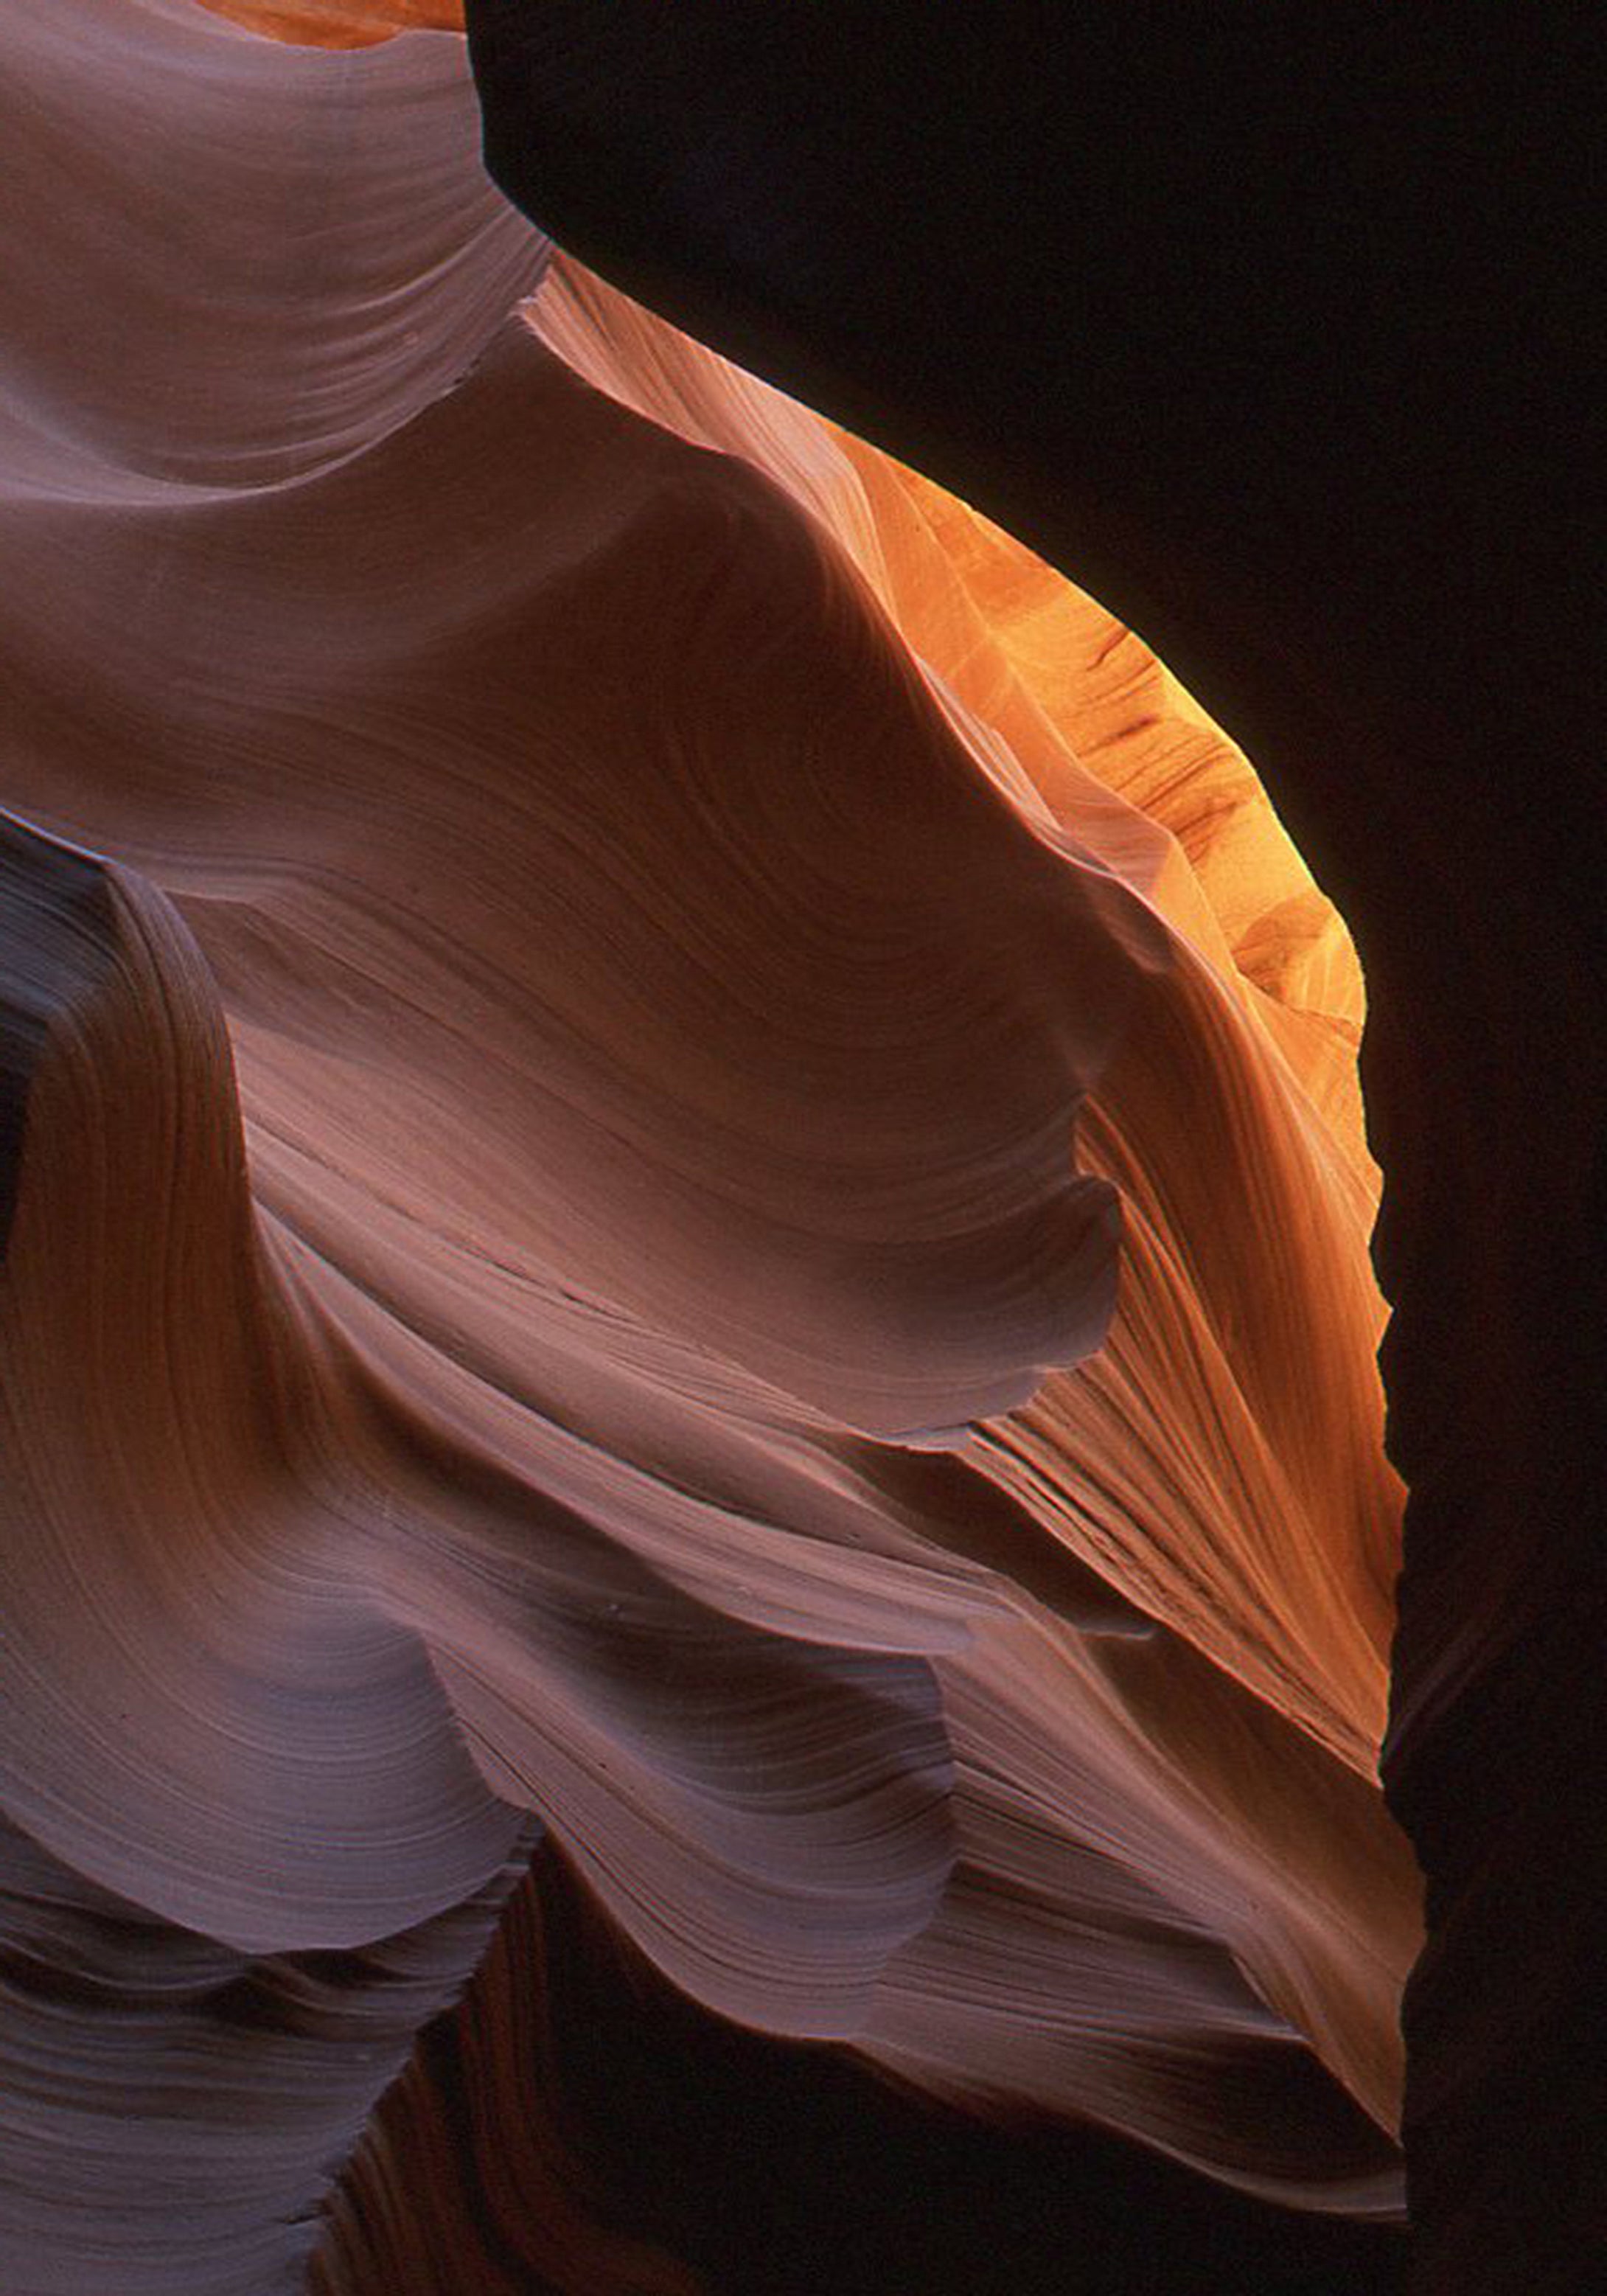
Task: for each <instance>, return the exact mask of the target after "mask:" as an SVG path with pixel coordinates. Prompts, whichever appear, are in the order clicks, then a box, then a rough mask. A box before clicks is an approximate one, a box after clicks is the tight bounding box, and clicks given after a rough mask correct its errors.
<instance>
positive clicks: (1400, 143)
mask: <svg viewBox="0 0 1607 2296" xmlns="http://www.w3.org/2000/svg"><path fill="white" fill-rule="evenodd" d="M1337 13H1338V12H1318V13H1317V14H1316V16H1315V17H1313V18H1310V19H1308V20H1305V21H1300V22H1298V23H1297V22H1295V21H1292V20H1288V19H1283V20H1280V21H1276V22H1269V21H1267V19H1266V17H1265V16H1264V14H1261V13H1258V14H1256V15H1255V16H1254V17H1253V18H1251V17H1250V16H1248V15H1244V16H1242V17H1241V16H1240V15H1237V14H1235V13H1234V12H1228V13H1227V14H1226V15H1222V16H1219V17H1218V19H1216V20H1213V21H1211V22H1210V23H1209V25H1207V24H1205V23H1203V22H1202V21H1201V20H1200V18H1199V17H1198V15H1197V14H1192V13H1191V15H1190V16H1189V18H1188V20H1187V21H1186V22H1185V23H1180V24H1178V25H1177V27H1176V28H1174V27H1173V26H1172V25H1171V24H1169V23H1168V22H1167V21H1165V19H1164V17H1163V16H1162V14H1161V13H1160V12H1155V11H1149V10H1136V11H1111V10H1106V11H1103V12H1101V11H1095V12H1083V13H1081V14H1079V15H1078V18H1077V19H1076V21H1074V22H1073V21H1070V20H1069V19H1068V15H1067V12H1065V11H1063V10H1058V9H1053V8H1048V7H1040V6H1037V5H1036V4H1031V0H1028V4H1023V5H1021V6H1017V7H1012V8H1010V9H1002V10H998V11H996V12H991V13H990V14H989V18H988V27H987V36H986V38H985V39H979V38H978V37H976V24H975V21H974V19H973V17H972V15H971V14H970V13H969V12H963V11H958V10H926V11H919V12H897V11H895V12H891V14H890V18H889V20H888V21H885V22H884V23H882V24H881V25H880V26H879V28H878V31H877V36H876V43H875V48H874V57H875V62H874V69H867V68H866V58H867V55H868V53H870V52H869V51H868V50H867V48H866V46H865V36H864V28H863V27H862V26H860V25H859V24H857V22H850V21H849V19H848V17H847V14H846V13H844V14H837V13H835V12H830V11H811V12H808V21H807V22H806V21H804V18H803V14H802V12H789V11H785V10H782V11H777V10H775V9H772V8H765V9H761V8H759V7H758V6H757V5H750V4H742V0H734V4H731V5H724V4H722V5H719V6H710V5H701V4H699V0H686V4H685V5H677V6H676V7H675V8H673V9H665V8H660V7H658V6H655V5H651V4H647V0H623V4H619V5H617V6H611V7H607V8H603V9H594V8H590V7H584V6H580V5H565V4H555V5H552V6H545V5H543V6H537V5H535V4H533V0H530V4H526V0H471V6H470V8H469V10H468V16H469V23H470V29H471V41H472V45H473V47H474V53H475V55H476V62H477V70H478V72H479V75H480V85H481V89H482V94H483V97H484V100H485V103H486V107H487V117H488V152H489V155H490V157H491V160H492V162H493V165H494V168H495V170H496V173H497V175H498V176H499V179H500V180H502V181H503V182H504V184H505V185H506V186H507V187H508V188H509V189H510V191H511V192H512V193H513V195H514V196H516V197H518V198H520V199H521V201H526V202H527V203H528V204H529V206H530V207H531V209H532V210H533V211H534V212H537V213H538V214H540V216H541V217H542V218H543V220H544V222H545V223H546V224H547V225H549V226H550V227H551V228H553V229H554V230H555V231H557V232H558V233H559V234H560V235H561V236H562V238H563V240H564V242H565V243H566V245H569V246H570V247H572V248H574V249H576V250H578V251H579V252H581V253H583V254H585V255H586V257H587V258H588V260H591V261H593V262H594V263H595V264H596V265H597V266H599V267H600V268H603V269H604V270H606V271H607V272H608V273H609V275H611V277H613V278H615V279H616V280H618V281H619V282H620V283H622V284H624V285H626V286H627V287H629V288H630V289H631V290H632V291H634V292H636V293H639V294H641V295H643V296H644V298H645V299H649V300H651V301H652V302H653V303H654V304H655V306H656V307H659V308H660V309H662V310H665V311H666V312H668V314H670V315H671V316H674V317H676V318H677V319H678V320H679V321H680V323H681V324H685V325H690V326H691V327H692V328H693V330H694V331H695V332H698V333H700V334H701V335H703V336H705V337H706V338H707V339H708V340H710V341H713V342H715V343H717V345H718V346H719V347H720V348H723V349H725V350H726V351H728V352H733V353H734V354H735V355H736V356H738V357H742V358H743V359H744V361H745V362H746V363H747V364H749V365H753V366H757V367H758V368H760V369H762V370H763V371H765V372H767V373H769V374H770V375H772V376H773V377H774V378H775V379H776V380H778V381H783V382H784V383H786V384H787V385H788V387H790V388H791V389H796V390H799V391H800V392H802V393H803V394H804V395H806V396H808V398H811V399H812V400H813V401H814V402H815V403H816V404H817V405H820V406H824V407H826V408H828V409H830V410H831V411H832V413H834V414H836V415H837V416H838V417H839V418H840V419H847V420H849V421H850V422H853V423H854V424H855V426H856V427H857V428H858V429H860V430H864V431H865V432H866V433H867V434H869V435H872V436H873V437H875V438H876V439H879V440H880V441H881V442H882V443H883V444H887V445H890V446H891V447H894V448H895V449H896V450H897V451H898V452H900V453H902V454H904V455H906V456H908V457H909V458H910V459H912V460H914V461H917V462H919V463H922V466H923V467H925V468H928V469H931V470H933V471H937V472H939V474H940V475H942V476H943V477H944V478H945V479H946V480H947V481H948V482H949V483H950V484H954V485H958V486H960V487H961V488H963V490H964V492H965V493H966V494H967V495H969V496H972V498H973V499H975V500H977V501H979V502H981V503H984V504H987V505H988V507H989V508H990V509H992V510H993V511H994V512H995V513H996V515H999V516H1003V517H1004V518H1005V519H1006V521H1008V522H1009V523H1010V524H1011V525H1012V526H1013V528H1014V529H1015V530H1017V531H1018V532H1020V533H1021V534H1023V535H1024V536H1026V537H1028V538H1029V540H1031V541H1033V542H1034V543H1035V544H1036V545H1037V546H1038V547H1039V548H1041V549H1042V550H1043V551H1044V552H1045V553H1046V554H1047V555H1048V556H1049V557H1051V558H1052V559H1053V560H1054V561H1055V562H1057V563H1060V564H1062V565H1066V566H1070V567H1073V568H1075V569H1076V570H1078V575H1079V578H1084V579H1086V580H1089V581H1090V582H1092V583H1093V585H1094V586H1095V587H1096V589H1097V590H1098V592H1099V594H1100V595H1101V596H1102V598H1103V599H1105V600H1106V601H1107V602H1108V603H1111V605H1112V606H1114V608H1115V609H1116V610H1117V611H1119V613H1121V614H1122V615H1123V616H1124V617H1127V618H1129V619H1132V620H1133V621H1134V622H1136V624H1137V625H1138V626H1139V627H1142V628H1143V629H1144V631H1145V633H1146V634H1147V635H1149V636H1150V637H1151V638H1152V640H1153V641H1154V642H1155V643H1156V644H1159V645H1160V647H1161V649H1162V651H1163V652H1165V653H1166V655H1167V658H1168V660H1169V661H1170V662H1172V664H1173V666H1174V667H1175V668H1177V669H1179V670H1180V671H1181V672H1182V674H1183V675H1184V676H1185V677H1186V678H1187V681H1188V683H1189V685H1190V686H1191V688H1193V690H1194V691H1196V692H1197V693H1200V694H1201V696H1202V697H1203V698H1204V699H1205V700H1206V701H1207V702H1208V703H1209V705H1210V706H1212V707H1213V708H1215V709H1218V710H1219V711H1220V712H1221V713H1222V714H1223V715H1224V716H1225V717H1227V718H1228V719H1229V720H1230V722H1231V723H1232V724H1233V725H1234V728H1235V731H1236V732H1238V733H1239V734H1240V736H1241V738H1242V739H1244V740H1246V741H1247V742H1249V744H1250V747H1251V750H1252V752H1253V754H1254V756H1255V757H1256V758H1257V761H1258V764H1259V767H1261V769H1262V770H1263V771H1264V772H1265V773H1266V775H1267V779H1268V782H1269V784H1270V786H1271V788H1272V789H1273V791H1274V793H1275V796H1276V799H1277V801H1278V804H1279V807H1280V808H1281V809H1282V811H1283V813H1284V816H1285V817H1286V818H1287V819H1288V820H1289V821H1290V822H1291V824H1292V825H1293V826H1294V827H1295V829H1296V831H1297V833H1298V834H1299V836H1300V841H1301V844H1302V846H1303V847H1304V849H1306V850H1307V851H1308V852H1309V853H1310V854H1312V855H1313V856H1314V857H1317V859H1318V861H1319V865H1320V867H1321V870H1322V873H1323V875H1324V881H1325V882H1327V883H1329V884H1330V885H1331V887H1332V889H1333V890H1334V891H1335V892H1336V894H1337V895H1338V896H1339V898H1341V901H1342V903H1343V906H1344V908H1345V913H1346V914H1347V916H1348V917H1349V919H1350V920H1351V921H1352V922H1353V923H1354V925H1355V927H1356V930H1357V936H1358V941H1359V944H1360V947H1361V949H1362V953H1363V955H1364V958H1365V963H1366V966H1367V973H1368V980H1369V985H1370V988H1371V989H1372V992H1373V1009H1372V1017H1371V1020H1370V1022H1369V1029H1368V1037H1367V1043H1366V1047H1365V1054H1364V1067H1365V1071H1366V1076H1367V1083H1368V1105H1369V1111H1370V1123H1371V1128H1372V1136H1373V1145H1374V1147H1375V1148H1376V1149H1377V1151H1378V1152H1379V1153H1380V1155H1381V1158H1382V1163H1383V1166H1384V1169H1385V1173H1386V1176H1387V1187H1386V1193H1385V1198H1384V1203H1383V1210H1382V1219H1381V1225H1380V1231H1379V1239H1378V1259H1379V1266H1380V1267H1381V1270H1382V1275H1383V1278H1384V1283H1385V1288H1386V1290H1387V1292H1389V1295H1390V1300H1391V1302H1392V1304H1393V1307H1394V1310H1395V1312H1394V1317H1393V1321H1392V1324H1391V1327H1390V1334H1389V1338H1388V1341H1387V1343H1386V1350H1385V1368H1386V1374H1387V1377H1388V1382H1389V1387H1390V1451H1391V1456H1393V1457H1394V1459H1395V1461H1396V1463H1397V1464H1398V1465H1399V1467H1400V1468H1401V1469H1402V1471H1403V1472H1405V1473H1406V1475H1407V1476H1408V1477H1409V1478H1410V1480H1411V1485H1412V1500H1411V1504H1410V1506H1409V1508H1408V1511H1407V1516H1406V1548H1405V1553H1406V1567H1405V1573H1404V1578H1403V1581H1402V1590H1401V1616H1400V1629H1399V1635H1398V1642H1397V1645H1396V1652H1395V1678H1394V1690H1393V1715H1392V1724H1391V1731H1390V1743H1389V1751H1388V1753H1387V1756H1386V1761H1385V1772H1386V1775H1387V1777H1388V1780H1389V1784H1390V1796H1391V1800H1392V1802H1393V1804H1394V1807H1395V1808H1397V1810H1398V1812H1399V1814H1400V1815H1401V1816H1402V1818H1403V1819H1404V1821H1405V1822H1406V1825H1407V1826H1408V1828H1409V1830H1410V1832H1411V1834H1412V1836H1413V1839H1414V1845H1415V1847H1416V1849H1417V1851H1418V1853H1419V1855H1420V1857H1422V1860H1423V1865H1424V1867H1425V1870H1426V1872H1427V1875H1428V1881H1429V1921H1430V1933H1431V1934H1430V1943H1429V1947H1428V1949H1427V1951H1426V1952H1425V1955H1424V1956H1423V1960H1422V1962H1421V1963H1420V1964H1419V1966H1418V1968H1417V1971H1416V1973H1415V1975H1414V1980H1413V1984H1412V1987H1411V1989H1410V1991H1409V1993H1408V1996H1407V2003H1406V2032H1407V2039H1408V2044H1409V2054H1410V2062H1411V2071H1410V2074H1409V2078H1408V2083H1407V2090H1406V2158H1407V2162H1408V2171H1409V2182H1410V2186H1411V2194H1412V2206H1413V2215H1414V2222H1415V2224H1416V2226H1417V2239H1416V2243H1415V2246H1416V2252H1417V2257H1418V2273H1419V2281H1420V2285H1421V2287H1422V2288H1423V2290H1424V2291H1432V2292H1436V2296H1438V2292H1441V2291H1443V2292H1446V2296H1453V2292H1454V2296H1468V2292H1484V2291H1489V2292H1494V2291H1505V2290H1510V2289H1522V2290H1525V2291H1532V2290H1534V2289H1537V2288H1544V2289H1546V2290H1548V2291H1558V2292H1561V2291H1565V2290H1570V2289H1574V2288H1582V2289H1590V2288H1594V2287H1595V2286H1596V2285H1598V2284H1599V2280H1600V2270H1601V2259H1600V2240H1601V2235H1600V2226H1601V2220H1602V2213H1603V2199H1604V2197H1607V2196H1604V2195H1603V2189H1602V2166H1601V2153H1600V2147H1599V2145H1598V2144H1596V2143H1595V2138H1594V2136H1593V2133H1592V2132H1594V2131H1595V2129H1596V2128H1599V2126H1600V2123H1601V2120H1602V2113H1603V2103H1604V2102H1607V2099H1604V2096H1603V2057H1602V2053H1601V2051H1600V2049H1599V2047H1598V2046H1596V2042H1595V2038H1594V2037H1595V2034H1596V2033H1597V2032H1599V2030H1600V2027H1601V2012H1602V2008H1603V2002H1602V1980H1601V1972H1602V1969H1603V1966H1604V1965H1607V1964H1604V1963H1603V1954H1602V1950H1601V1938H1600V1933H1599V1931H1600V1923H1599V1915H1598V1914H1597V1913H1596V1911H1595V1908H1596V1907H1598V1906H1599V1904H1600V1902H1601V1893H1600V1891H1599V1889H1598V1888H1597V1887H1596V1877H1595V1861H1594V1851H1593V1850H1592V1849H1591V1847H1590V1845H1591V1843H1592V1842H1593V1841H1594V1839H1595V1833H1596V1831H1597V1826H1598V1812H1599V1808H1600V1802H1601V1778H1600V1769H1599V1765H1600V1755H1599V1748H1600V1746H1601V1744H1602V1743H1603V1733H1602V1730H1601V1728H1600V1726H1599V1721H1600V1709H1601V1699H1602V1684H1603V1674H1602V1669H1601V1667H1600V1663H1599V1651H1600V1641H1601V1628H1602V1618H1603V1584H1602V1570H1601V1558H1600V1552H1599V1548H1600V1540H1599V1535H1598V1526H1599V1524H1600V1522H1601V1521H1602V1518H1603V1481H1602V1453H1601V1446H1600V1441H1599V1435H1598V1431H1597V1430H1598V1423H1599V1418H1600V1412H1599V1407H1598V1406H1597V1398H1598V1396H1599V1390H1600V1366H1601V1361H1602V1355H1603V1340H1604V1339H1607V1292H1604V1290H1603V1280H1602V1271H1603V1251H1602V1233H1603V1208H1604V1206H1607V1188H1604V1185H1603V1169H1604V1166H1603V1152H1602V1142H1603V1135H1604V1132H1607V1121H1604V1119H1607V1062H1604V1060H1603V1046H1604V1043H1607V1039H1604V1037H1603V1029H1602V1027H1601V1012H1602V1008H1603V988H1604V986H1607V961H1604V958H1603V934H1602V906H1601V889H1602V885H1603V875H1604V871H1607V834H1604V831H1607V814H1604V813H1603V807H1602V804H1601V797H1600V790H1599V786H1598V781H1599V776H1598V775H1597V772H1596V768H1595V763H1594V759H1595V752H1596V750H1597V747H1598V745H1599V724H1600V717H1601V696H1600V690H1599V680H1598V679H1597V678H1595V676H1593V675H1592V674H1591V673H1592V666H1593V664H1594V663H1595V661H1596V660H1597V659H1598V658H1599V649H1598V644H1597V634H1596V622H1597V619H1598V614H1597V606H1596V601H1597V598H1598V597H1599V590H1600V584H1599V573H1598V568H1599V558H1598V555H1597V552H1596V549H1595V541H1596V537H1597V534H1598V529H1597V528H1596V527H1595V522H1594V521H1592V520H1590V519H1588V518H1587V514H1586V512H1585V508H1584V505H1585V501H1586V498H1587V490H1586V489H1585V488H1582V486H1581V475H1582V471H1583V468H1584V467H1585V454H1584V441H1585V439H1587V437H1589V436H1590V435H1592V427H1591V425H1590V423H1589V422H1588V421H1587V408H1591V407H1592V402H1593V398H1594V393H1593V392H1592V391H1591V390H1590V389H1589V386H1588V385H1587V383H1586V381H1585V380H1584V378H1585V376H1586V375H1587V373H1594V362H1589V363H1587V356H1586V348H1587V344H1589V343H1590V342H1591V341H1592V338H1593V332H1595V328H1594V325H1593V321H1592V319H1591V316H1590V315H1591V311H1592V308H1593V305H1594V302H1595V297H1594V295H1593V293H1592V291H1591V290H1592V280H1591V277H1590V266H1589V265H1588V263H1587V261H1586V260H1585V259H1584V258H1585V254H1586V250H1587V249H1588V248H1589V246H1590V245H1591V244H1592V242H1593V236H1594V233H1595V205H1596V202H1595V199H1594V196H1593V194H1594V184H1595V169H1594V164H1593V155H1591V154H1589V153H1587V147H1586V144H1585V141H1584V138H1583V136H1582V135H1581V134H1580V133H1579V132H1578V123H1579V122H1580V121H1581V120H1582V119H1586V118H1587V117H1589V116H1590V114H1591V111H1592V110H1593V108H1594V103H1595V102H1599V99H1600V95H1601V93H1602V88H1603V70H1602V66H1603V44H1602V41H1601V37H1600V32H1599V28H1598V26H1597V25H1596V24H1595V21H1590V20H1587V19H1586V18H1584V17H1582V16H1570V17H1569V18H1568V19H1567V21H1557V22H1554V23H1550V24H1547V25H1545V26H1537V24H1536V23H1535V22H1534V21H1532V20H1531V19H1528V18H1525V19H1523V20H1522V21H1521V22H1520V21H1518V20H1516V19H1514V20H1513V23H1512V26H1511V28H1510V30H1509V29H1506V28H1505V27H1498V28H1496V29H1494V30H1493V31H1492V32H1491V34H1490V36H1489V37H1488V38H1487V39H1484V40H1481V41H1480V42H1479V43H1478V44H1476V45H1475V44H1470V43H1469V42H1468V41H1467V40H1466V38H1465V37H1464V28H1463V27H1462V26H1461V24H1460V23H1459V22H1458V23H1452V22H1451V21H1449V20H1448V19H1447V20H1446V21H1445V22H1444V24H1443V25H1441V24H1438V23H1435V22H1432V21H1426V20H1421V19H1413V20H1411V21H1406V20H1404V19H1397V18H1394V17H1387V16H1382V15H1377V16H1368V17H1365V18H1360V17H1358V18H1356V19H1355V20H1354V21H1342V22H1341V21H1337ZM826 90H829V91H830V94H829V98H828V99H827V100H824V101H823V100H822V93H823V91H826ZM1582 99H1583V100H1582Z"/></svg>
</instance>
